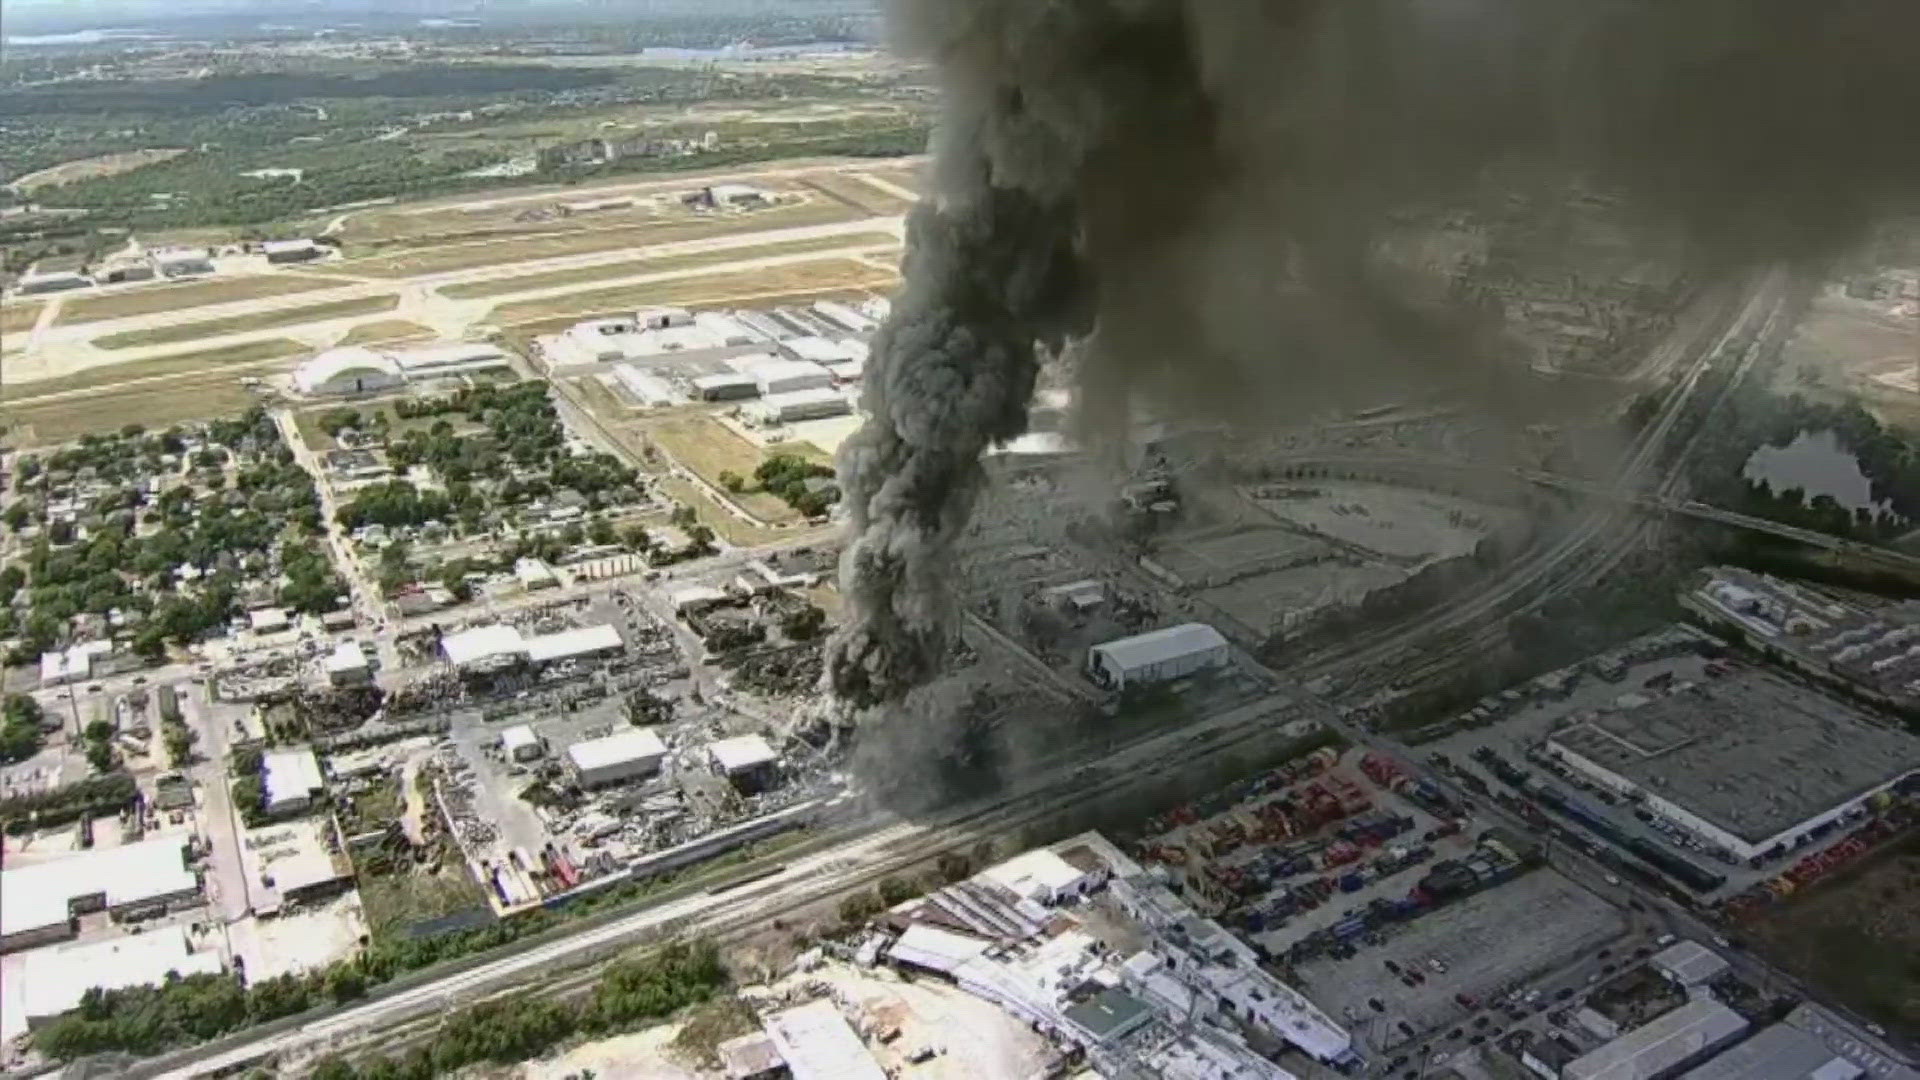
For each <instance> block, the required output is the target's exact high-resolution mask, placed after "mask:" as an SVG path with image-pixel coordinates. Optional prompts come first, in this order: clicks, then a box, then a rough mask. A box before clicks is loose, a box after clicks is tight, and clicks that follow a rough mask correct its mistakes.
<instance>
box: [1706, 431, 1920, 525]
mask: <svg viewBox="0 0 1920 1080" xmlns="http://www.w3.org/2000/svg"><path fill="white" fill-rule="evenodd" d="M1740 475H1742V476H1744V477H1746V478H1747V479H1748V480H1760V481H1765V482H1766V484H1767V485H1768V486H1769V487H1771V488H1773V491H1774V494H1776V495H1777V494H1779V493H1781V492H1783V491H1788V490H1790V489H1792V488H1799V489H1800V490H1801V491H1803V492H1806V498H1807V501H1808V502H1809V503H1811V502H1812V501H1813V500H1814V499H1815V498H1816V497H1818V496H1821V495H1826V496H1829V497H1831V498H1832V499H1833V501H1835V502H1837V503H1839V504H1840V505H1841V506H1844V507H1846V508H1847V509H1848V510H1858V509H1860V508H1861V507H1863V506H1865V507H1871V508H1872V509H1873V511H1874V512H1875V513H1876V514H1878V513H1880V512H1881V511H1886V512H1888V513H1891V512H1892V510H1893V508H1892V506H1890V505H1889V504H1888V503H1887V502H1886V500H1884V499H1882V500H1880V501H1878V502H1875V501H1874V498H1873V482H1872V481H1870V480H1868V479H1867V474H1866V473H1864V472H1861V471H1860V459H1859V458H1856V457H1854V456H1853V453H1852V452H1851V451H1849V450H1848V449H1847V448H1846V447H1844V446H1841V445H1840V437H1839V436H1838V435H1836V434H1834V433H1833V432H1831V431H1803V432H1801V433H1800V434H1798V435H1796V436H1794V439H1793V441H1792V442H1790V443H1788V444H1787V445H1785V446H1762V447H1761V448H1759V449H1758V450H1755V451H1754V452H1753V456H1752V457H1750V458H1748V459H1747V464H1746V466H1745V467H1744V468H1742V469H1741V472H1740Z"/></svg>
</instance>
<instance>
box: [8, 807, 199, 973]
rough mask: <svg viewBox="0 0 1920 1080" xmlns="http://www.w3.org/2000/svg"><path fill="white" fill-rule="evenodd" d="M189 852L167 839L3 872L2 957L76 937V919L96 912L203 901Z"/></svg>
mask: <svg viewBox="0 0 1920 1080" xmlns="http://www.w3.org/2000/svg"><path fill="white" fill-rule="evenodd" d="M186 846H187V845H186V840H185V838H184V837H181V836H177V835H175V836H162V837H157V838H155V839H152V840H139V841H135V842H134V843H131V844H123V845H121V846H120V847H112V848H90V849H88V850H85V851H79V852H75V853H73V854H70V855H63V856H60V857H58V858H54V859H49V860H47V861H46V862H36V863H30V864H28V865H26V866H9V867H6V868H5V869H4V870H0V951H9V952H10V951H12V950H14V949H22V948H29V947H31V946H34V945H39V944H44V943H45V942H48V941H58V940H60V939H61V938H66V937H72V936H73V929H74V928H73V917H74V916H75V915H80V914H84V913H86V912H89V911H102V910H104V911H107V912H110V913H112V914H113V915H114V917H116V918H118V917H121V916H123V915H126V914H129V913H133V912H136V911H139V910H143V909H146V908H148V907H164V906H166V905H169V904H172V903H176V902H179V901H182V900H188V899H192V898H195V897H198V896H199V894H200V877H199V875H198V874H195V873H194V872H193V871H192V870H189V869H187V860H186Z"/></svg>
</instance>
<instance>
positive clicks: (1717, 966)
mask: <svg viewBox="0 0 1920 1080" xmlns="http://www.w3.org/2000/svg"><path fill="white" fill-rule="evenodd" d="M1647 964H1648V966H1650V967H1652V968H1653V969H1654V970H1655V971H1658V972H1659V973H1660V974H1662V975H1665V976H1666V977H1667V981H1669V982H1671V983H1673V984H1675V985H1676V986H1683V987H1684V986H1701V985H1704V984H1706V983H1710V982H1712V981H1713V980H1715V979H1718V978H1719V977H1720V976H1722V975H1725V974H1726V973H1727V972H1728V970H1730V965H1729V964H1728V963H1727V961H1726V960H1725V958H1723V957H1722V956H1720V954H1719V953H1716V952H1714V951H1713V950H1712V949H1709V948H1707V947H1706V946H1705V945H1702V944H1700V943H1699V942H1697V941H1693V940H1682V941H1676V942H1674V943H1673V944H1671V945H1669V946H1667V947H1666V948H1664V949H1662V950H1660V951H1659V952H1657V953H1654V954H1653V956H1652V957H1651V958H1649V959H1648V960H1647Z"/></svg>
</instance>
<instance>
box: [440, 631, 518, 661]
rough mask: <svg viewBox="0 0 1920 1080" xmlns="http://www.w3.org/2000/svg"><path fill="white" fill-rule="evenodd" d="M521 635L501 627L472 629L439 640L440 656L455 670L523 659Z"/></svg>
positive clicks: (444, 636) (446, 635)
mask: <svg viewBox="0 0 1920 1080" xmlns="http://www.w3.org/2000/svg"><path fill="white" fill-rule="evenodd" d="M526 651H527V646H526V642H525V641H523V640H522V639H521V637H520V631H518V630H516V629H514V628H513V627H511V626H507V625H506V624H504V623H495V624H493V625H491V626H471V627H468V628H467V629H465V630H460V631H457V632H455V633H451V634H445V635H443V636H442V637H441V638H440V652H441V654H442V655H444V656H445V657H446V658H447V662H448V663H449V664H452V665H454V666H455V667H482V666H487V665H490V664H495V663H500V662H504V661H508V660H517V659H519V658H520V657H522V656H525V655H526Z"/></svg>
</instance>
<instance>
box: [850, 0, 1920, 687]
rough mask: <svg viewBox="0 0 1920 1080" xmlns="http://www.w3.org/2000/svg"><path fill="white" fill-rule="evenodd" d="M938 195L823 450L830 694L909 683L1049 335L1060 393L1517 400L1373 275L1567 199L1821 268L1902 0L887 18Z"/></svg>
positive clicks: (940, 8)
mask: <svg viewBox="0 0 1920 1080" xmlns="http://www.w3.org/2000/svg"><path fill="white" fill-rule="evenodd" d="M893 14H894V16H895V19H894V22H895V26H896V29H897V32H898V35H899V38H900V41H901V44H902V46H903V47H904V48H906V49H908V50H909V51H911V52H913V53H915V54H916V55H920V56H923V57H926V58H928V59H930V60H931V61H932V62H933V63H934V65H935V68H936V70H937V72H938V74H939V78H940V82H941V89H942V92H943V95H944V96H943V113H942V118H941V122H940V125H939V128H938V132H937V134H936V137H935V145H934V154H935V165H934V170H933V178H932V179H933V188H932V191H931V194H930V195H929V196H928V198H927V199H926V201H925V202H924V203H923V204H922V205H921V206H920V207H918V208H917V209H916V210H915V211H914V213H913V215H912V218H911V223H910V230H909V236H908V254H907V258H906V264H905V276H906V284H905V287H904V289H903V292H902V294H901V295H900V296H899V297H897V298H896V300H895V305H894V312H893V316H892V318H891V319H890V320H889V321H888V323H887V325H886V326H885V327H883V329H882V330H881V333H880V335H879V337H878V339H877V340H876V342H875V347H874V353H873V359H872V361H871V363H870V365H869V367H868V374H867V387H866V398H865V402H864V404H865V407H866V409H867V411H868V413H869V415H870V420H869V422H868V423H867V425H866V426H865V427H864V428H863V429H862V430H861V432H860V433H859V434H858V435H857V436H856V437H855V438H854V439H852V440H850V441H849V443H848V444H847V446H846V447H845V449H844V450H843V452H842V456H841V460H840V471H841V483H842V489H843V491H844V493H845V497H846V500H847V507H848V511H849V515H850V520H851V525H852V531H853V535H852V541H851V544H850V546H849V548H848V551H847V553H846V556H845V561H844V564H843V566H842V581H843V586H844V588H845V590H846V593H847V598H848V602H849V622H848V625H847V626H846V627H845V628H844V629H843V630H842V632H841V633H840V635H839V636H838V637H837V638H836V639H835V641H834V643H833V646H832V649H831V653H830V656H829V675H830V679H831V682H832V684H833V686H834V688H835V689H836V690H837V691H838V692H839V693H840V694H841V695H842V696H843V697H845V698H848V699H850V700H852V701H855V702H857V703H870V702H873V701H876V700H884V699H889V698H892V697H896V696H898V695H899V694H900V693H902V692H903V691H904V690H906V689H907V688H909V687H911V686H913V685H916V684H918V683H920V682H922V681H924V680H926V679H928V678H929V677H931V676H932V675H933V674H935V673H936V672H937V671H938V669H939V667H940V665H941V663H942V661H943V658H944V656H945V651H944V650H945V647H946V644H947V638H948V634H949V632H950V628H951V621H952V619H951V612H950V603H949V599H948V596H947V591H946V588H945V584H946V582H947V581H948V580H949V579H950V577H951V575H952V574H953V572H954V568H953V567H952V566H951V565H950V557H951V554H952V549H953V542H954V540H955V538H956V537H957V536H958V534H959V532H960V530H961V529H962V528H963V527H964V525H965V523H966V520H967V516H968V513H969V510H970V508H971V506H972V503H973V501H974V497H975V495H976V493H977V492H978V490H979V486H980V484H981V483H982V482H983V475H984V474H983V471H982V469H981V465H980V457H981V454H982V452H983V451H984V450H985V449H986V448H987V447H988V446H989V445H990V444H993V443H995V442H999V441H1004V440H1007V439H1010V438H1012V437H1013V436H1015V435H1017V434H1019V433H1020V432H1021V431H1022V430H1023V425H1024V422H1025V415H1026V410H1027V406H1028V401H1029V398H1030V396H1031V394H1032V390H1033V385H1034V380H1035V374H1036V369H1037V365H1038V363H1039V361H1040V359H1041V358H1042V357H1043V356H1044V355H1045V352H1046V351H1048V350H1053V349H1057V348H1059V347H1061V346H1062V345H1063V344H1066V343H1068V342H1074V343H1076V344H1077V346H1078V347H1079V348H1080V349H1081V350H1082V352H1083V354H1084V355H1083V356H1082V357H1081V359H1080V362H1079V363H1078V364H1077V365H1076V371H1077V372H1078V373H1079V377H1080V378H1081V379H1082V381H1083V383H1084V385H1083V387H1082V390H1083V393H1082V398H1083V401H1085V402H1087V403H1089V405H1088V407H1102V406H1103V407H1105V408H1106V409H1108V410H1111V412H1110V414H1109V416H1108V417H1107V420H1108V422H1109V423H1113V424H1117V423H1118V422H1119V421H1120V419H1121V418H1122V417H1123V416H1124V410H1125V409H1126V408H1127V407H1128V403H1129V402H1133V401H1139V400H1146V401H1149V402H1151V403H1153V404H1154V405H1155V406H1156V407H1160V408H1163V409H1168V410H1183V409H1204V410H1207V411H1209V412H1211V413H1214V414H1217V415H1221V416H1225V417H1228V418H1234V419H1239V420H1243V421H1247V422H1259V421H1262V420H1270V419H1272V418H1273V417H1275V416H1276V415H1277V414H1278V413H1279V412H1280V411H1281V410H1285V409H1298V410H1304V409H1309V408H1318V407H1322V406H1325V405H1328V404H1338V403H1345V402H1349V401H1356V400H1367V399H1369V398H1375V396H1376V395H1377V394H1378V392H1379V391H1380V390H1381V389H1382V388H1389V387H1391V388H1401V389H1407V388H1414V389H1422V388H1424V389H1439V388H1444V389H1446V390H1448V391H1450V392H1452V393H1455V394H1464V395H1469V396H1471V397H1473V398H1474V399H1476V400H1480V401H1482V402H1485V403H1487V404H1488V405H1490V406H1494V407H1505V406H1511V405H1513V404H1514V402H1513V400H1512V399H1513V396H1514V394H1515V393H1516V389H1515V387H1516V386H1517V385H1518V384H1517V381H1516V380H1514V379H1512V378H1511V377H1510V375H1511V372H1510V371H1509V369H1508V365H1506V364H1504V363H1503V362H1502V359H1501V358H1502V357H1503V356H1504V355H1505V352H1504V350H1503V348H1502V345H1501V339H1500V337H1499V330H1498V326H1497V320H1495V319H1493V318H1490V317H1488V315H1487V314H1486V313H1483V312H1480V311H1478V310H1475V309H1473V308H1471V307H1470V306H1468V305H1464V304H1459V303H1447V302H1445V300H1444V299H1441V298H1436V297H1432V296H1420V295H1416V293H1415V292H1414V291H1413V290H1411V289H1410V288H1409V287H1408V286H1407V283H1406V282H1405V281H1404V280H1402V279H1401V278H1400V277H1397V276H1396V273H1395V272H1394V271H1392V270H1391V269H1389V268H1388V264H1389V260H1386V259H1384V258H1382V257H1381V251H1382V246H1383V242H1384V238H1385V237H1387V236H1388V234H1389V233H1390V231H1391V230H1392V229H1393V228H1395V227H1398V226H1399V225H1400V224H1403V223H1405V222H1408V221H1412V220H1419V219H1421V218H1422V216H1423V215H1431V214H1434V213H1438V212H1441V211H1444V210H1446V209H1448V208H1458V207H1463V206H1464V207H1474V206H1485V205H1489V204H1490V203H1492V202H1495V201H1497V200H1501V199H1506V198H1510V197H1516V196H1517V195H1520V194H1524V193H1525V192H1527V191H1528V190H1531V189H1537V190H1539V191H1542V192H1564V191H1566V190H1567V189H1568V187H1569V186H1570V185H1575V184H1577V185H1578V186H1580V187H1581V188H1582V189H1584V190H1588V191H1595V192H1601V193H1604V194H1606V195H1607V196H1608V197H1609V198H1617V199H1618V200H1620V209H1621V219H1622V221H1623V222H1625V223H1626V224H1627V225H1628V226H1630V228H1631V234H1630V236H1631V242H1633V243H1636V244H1639V245H1643V246H1644V247H1645V249H1646V250H1647V251H1648V252H1649V253H1650V254H1651V253H1655V252H1657V253H1658V254H1659V255H1660V256H1661V257H1662V258H1668V259H1673V258H1678V259H1681V260H1684V262H1685V263H1686V265H1687V267H1688V269H1689V271H1690V272H1692V273H1693V274H1695V275H1710V274H1719V273H1728V272H1732V271H1735V270H1738V269H1740V268H1743V267H1746V266H1749V265H1751V264H1752V263H1754V262H1755V261H1758V260H1814V259H1819V258H1821V257H1822V256H1825V255H1828V254H1831V253H1832V252H1834V251H1835V250H1836V249H1837V248H1839V247H1840V246H1841V245H1844V244H1846V243H1848V242H1849V241H1851V240H1853V239H1856V238H1857V236H1858V234H1859V232H1860V230H1861V229H1862V228H1863V227H1865V226H1866V225H1867V224H1869V223H1871V222H1872V221H1874V220H1875V219H1876V218H1877V217H1879V216H1881V215H1884V214H1887V213H1889V212H1893V211H1896V210H1897V211H1905V210H1909V209H1911V206H1910V205H1908V202H1909V201H1910V200H1913V199H1914V198H1915V197H1916V196H1920V3H1915V2H1914V0H1827V2H1823V3H1815V2H1811V0H899V2H897V3H896V4H895V9H894V12H893Z"/></svg>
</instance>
